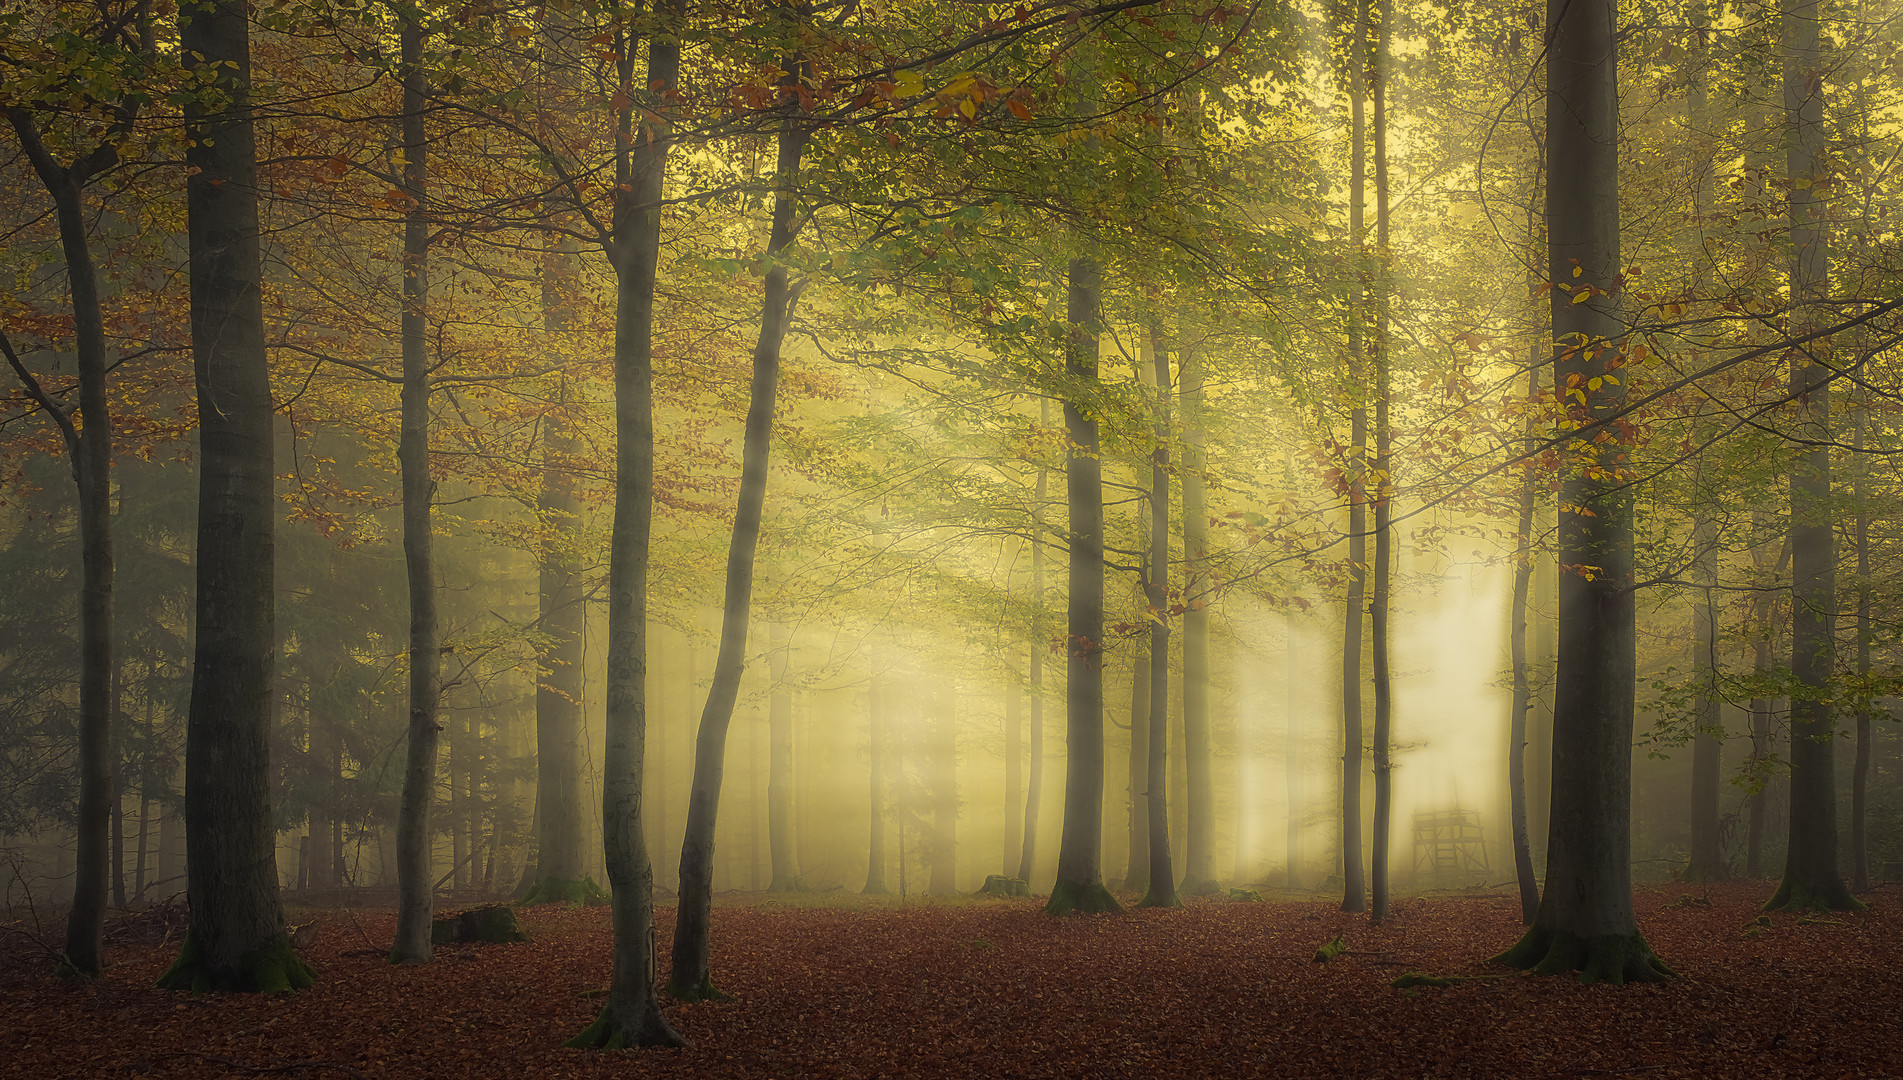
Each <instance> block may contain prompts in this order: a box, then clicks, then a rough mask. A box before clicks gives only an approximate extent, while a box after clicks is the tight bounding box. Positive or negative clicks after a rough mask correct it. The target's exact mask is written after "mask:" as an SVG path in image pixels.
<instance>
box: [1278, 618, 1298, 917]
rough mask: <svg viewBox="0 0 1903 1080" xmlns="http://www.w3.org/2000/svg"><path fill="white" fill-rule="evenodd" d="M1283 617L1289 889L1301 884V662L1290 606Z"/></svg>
mask: <svg viewBox="0 0 1903 1080" xmlns="http://www.w3.org/2000/svg"><path fill="white" fill-rule="evenodd" d="M1285 617H1286V619H1287V624H1288V625H1287V633H1288V656H1287V657H1286V658H1285V659H1286V662H1287V672H1286V675H1285V677H1284V680H1283V686H1282V699H1283V711H1284V714H1285V727H1286V731H1285V732H1284V740H1283V746H1282V753H1283V755H1284V756H1283V759H1282V785H1283V789H1284V790H1285V792H1286V793H1287V802H1288V822H1287V828H1288V835H1287V836H1286V837H1284V839H1283V853H1284V855H1285V856H1286V858H1287V861H1288V866H1287V867H1286V868H1285V873H1286V877H1285V878H1284V880H1283V882H1282V883H1283V884H1284V885H1286V886H1287V887H1289V888H1291V889H1299V888H1301V887H1302V753H1301V749H1302V744H1301V734H1300V731H1301V727H1300V724H1299V722H1298V720H1297V718H1296V715H1295V685H1296V678H1297V672H1298V670H1299V669H1300V667H1301V665H1300V662H1299V661H1298V660H1297V657H1296V649H1295V609H1294V608H1293V606H1291V607H1290V608H1289V609H1288V610H1287V612H1286V614H1285Z"/></svg>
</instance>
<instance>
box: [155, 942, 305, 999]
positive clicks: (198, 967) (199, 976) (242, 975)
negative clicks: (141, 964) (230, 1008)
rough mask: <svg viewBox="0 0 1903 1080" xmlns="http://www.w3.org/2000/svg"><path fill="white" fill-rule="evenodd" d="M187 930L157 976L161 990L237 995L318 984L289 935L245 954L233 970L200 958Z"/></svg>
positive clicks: (272, 992) (299, 988) (298, 988)
mask: <svg viewBox="0 0 1903 1080" xmlns="http://www.w3.org/2000/svg"><path fill="white" fill-rule="evenodd" d="M201 951H202V950H200V949H199V947H198V942H197V941H196V940H195V939H194V938H193V937H192V935H191V933H190V931H187V932H186V934H185V944H184V946H183V947H181V948H180V949H179V952H178V959H177V960H176V961H175V962H173V964H172V968H171V970H170V971H167V972H166V973H165V974H164V975H161V976H160V977H159V981H158V983H157V986H158V988H159V989H161V990H190V991H191V992H192V993H194V994H203V993H207V992H209V991H213V990H218V991H225V992H228V993H236V994H276V993H280V992H283V991H286V990H302V989H304V988H305V987H307V986H310V985H312V984H314V983H315V982H316V981H317V972H316V971H315V970H313V969H312V968H311V966H310V965H309V964H307V963H305V962H304V958H303V957H301V956H299V955H297V953H296V952H295V951H293V950H292V949H291V939H290V937H289V935H287V934H285V933H284V932H282V931H279V932H278V933H277V934H276V935H275V936H273V937H272V938H271V939H270V940H269V941H267V942H265V943H264V944H262V945H259V946H257V947H256V948H254V949H252V950H251V951H250V952H247V953H245V954H244V956H243V957H241V958H240V959H239V961H238V963H237V966H236V967H232V968H215V967H212V966H211V965H210V964H209V963H207V962H206V961H205V959H204V957H203V956H202V955H201Z"/></svg>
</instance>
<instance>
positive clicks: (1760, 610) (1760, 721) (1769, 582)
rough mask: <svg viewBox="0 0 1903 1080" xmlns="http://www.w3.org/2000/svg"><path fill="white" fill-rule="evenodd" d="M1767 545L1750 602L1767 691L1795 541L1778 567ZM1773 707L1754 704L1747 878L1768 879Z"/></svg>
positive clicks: (1754, 648) (1755, 662) (1757, 676)
mask: <svg viewBox="0 0 1903 1080" xmlns="http://www.w3.org/2000/svg"><path fill="white" fill-rule="evenodd" d="M1767 518H1768V515H1766V514H1764V513H1763V512H1758V513H1754V514H1753V515H1752V532H1753V534H1754V535H1762V534H1763V533H1764V531H1765V529H1766V528H1767V527H1768V522H1767ZM1765 554H1766V552H1765V551H1764V548H1763V545H1758V546H1757V547H1754V548H1753V549H1752V551H1751V563H1752V567H1753V569H1754V570H1755V571H1756V588H1757V590H1758V592H1757V595H1756V596H1755V597H1754V598H1753V599H1752V601H1751V622H1750V627H1751V674H1752V679H1753V683H1754V684H1755V685H1758V686H1763V685H1764V682H1765V680H1767V679H1769V678H1771V677H1772V676H1771V645H1772V638H1774V637H1775V636H1776V635H1777V631H1776V628H1775V627H1774V626H1773V625H1772V623H1771V614H1772V611H1773V609H1774V608H1775V606H1776V603H1777V595H1778V593H1779V592H1780V591H1782V590H1779V589H1777V587H1776V584H1777V581H1778V580H1779V579H1780V578H1782V577H1783V576H1784V571H1785V568H1786V567H1787V566H1788V565H1789V561H1790V557H1791V540H1790V534H1789V533H1788V532H1787V533H1786V534H1785V537H1784V544H1783V547H1782V548H1781V550H1780V551H1779V552H1778V557H1777V563H1776V564H1775V566H1772V565H1770V564H1767V562H1766V561H1765V558H1764V556H1765ZM1774 708H1775V702H1774V700H1773V699H1771V698H1767V697H1762V696H1760V697H1753V698H1752V699H1751V756H1750V760H1749V762H1748V763H1747V769H1748V771H1749V772H1750V775H1751V777H1752V791H1751V796H1750V802H1749V804H1748V807H1747V811H1748V812H1747V814H1746V817H1745V844H1744V865H1745V870H1744V872H1745V876H1746V877H1750V878H1760V877H1763V876H1764V841H1765V816H1766V815H1765V797H1764V796H1765V789H1766V788H1767V787H1768V786H1769V784H1770V781H1771V776H1770V766H1769V763H1770V760H1771V750H1772V738H1773V735H1772V730H1771V717H1772V712H1773V711H1774Z"/></svg>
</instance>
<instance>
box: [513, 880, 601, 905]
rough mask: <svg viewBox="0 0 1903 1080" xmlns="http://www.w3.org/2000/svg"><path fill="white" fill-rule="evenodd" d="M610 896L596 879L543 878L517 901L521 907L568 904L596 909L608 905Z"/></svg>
mask: <svg viewBox="0 0 1903 1080" xmlns="http://www.w3.org/2000/svg"><path fill="white" fill-rule="evenodd" d="M609 900H610V897H609V896H608V894H607V893H606V892H604V891H602V888H601V886H600V885H597V884H595V879H594V878H552V877H550V878H542V879H541V880H539V881H537V882H536V883H535V885H534V886H533V887H531V888H530V889H529V891H528V892H526V893H524V894H522V899H520V900H518V901H516V904H517V906H519V907H534V906H536V905H537V904H567V905H568V906H569V907H595V906H597V905H599V904H606V903H608V901H609Z"/></svg>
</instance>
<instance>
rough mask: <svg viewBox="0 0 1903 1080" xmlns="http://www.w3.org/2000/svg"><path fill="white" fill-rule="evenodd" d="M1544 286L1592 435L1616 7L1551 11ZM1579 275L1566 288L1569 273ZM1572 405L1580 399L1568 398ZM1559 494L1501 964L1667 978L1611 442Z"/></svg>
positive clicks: (1585, 3) (1614, 213) (1621, 495)
mask: <svg viewBox="0 0 1903 1080" xmlns="http://www.w3.org/2000/svg"><path fill="white" fill-rule="evenodd" d="M1546 19H1547V41H1548V50H1547V54H1546V72H1547V105H1546V131H1547V144H1546V145H1547V170H1546V184H1547V188H1546V224H1547V251H1548V257H1547V264H1546V272H1547V280H1548V281H1550V282H1553V283H1554V284H1553V288H1552V290H1551V292H1550V294H1549V295H1550V296H1551V299H1552V317H1553V338H1554V342H1555V344H1554V352H1555V358H1554V384H1555V386H1558V387H1565V388H1572V389H1576V390H1578V391H1579V392H1580V393H1582V394H1583V395H1584V397H1585V402H1584V404H1583V405H1577V406H1573V407H1571V408H1569V419H1570V420H1572V421H1573V422H1575V423H1580V424H1585V423H1591V422H1593V421H1594V420H1595V419H1596V418H1598V417H1602V416H1605V415H1607V414H1609V413H1611V412H1613V411H1614V410H1616V409H1618V408H1619V407H1620V406H1621V405H1622V404H1623V403H1624V401H1625V388H1624V383H1623V380H1621V381H1620V382H1619V383H1614V382H1611V381H1608V380H1607V379H1606V378H1605V377H1606V376H1607V375H1613V376H1615V377H1616V376H1618V375H1619V374H1620V373H1621V371H1622V369H1621V368H1620V367H1619V365H1618V364H1617V362H1616V361H1617V358H1618V356H1619V351H1618V349H1619V339H1620V336H1621V334H1622V323H1621V319H1620V313H1619V301H1618V298H1617V297H1616V295H1614V294H1613V291H1612V290H1614V289H1616V288H1617V282H1618V277H1619V274H1620V272H1621V271H1622V269H1623V267H1622V266H1621V265H1620V262H1619V172H1618V167H1619V161H1618V153H1619V141H1618V127H1619V101H1618V82H1617V78H1618V76H1617V71H1618V66H1617V65H1618V45H1617V31H1618V26H1617V22H1618V19H1617V9H1616V7H1615V5H1614V4H1613V2H1612V0H1548V4H1547V11H1546ZM1575 268H1576V269H1577V274H1575ZM1582 290H1586V291H1587V292H1586V295H1587V299H1586V300H1583V301H1581V302H1579V303H1574V302H1572V301H1573V298H1574V297H1575V296H1577V295H1579V293H1580V292H1581V291H1582ZM1574 400H1575V401H1577V400H1578V397H1577V395H1575V396H1574ZM1565 450H1566V456H1567V458H1568V459H1569V460H1567V461H1566V462H1565V463H1564V465H1563V468H1564V469H1565V473H1564V477H1563V480H1562V487H1561V494H1560V502H1561V509H1560V521H1559V537H1558V549H1559V550H1558V557H1559V562H1560V565H1561V566H1562V567H1564V568H1567V569H1565V570H1564V571H1563V572H1562V574H1561V577H1560V582H1559V669H1558V673H1557V676H1556V678H1555V692H1554V702H1555V710H1556V712H1555V715H1554V719H1553V803H1552V831H1551V836H1550V838H1549V840H1548V843H1547V869H1546V890H1545V894H1544V895H1543V896H1542V897H1541V900H1540V908H1539V911H1538V913H1537V914H1536V915H1535V917H1534V920H1533V925H1532V926H1531V927H1530V928H1529V929H1528V930H1527V932H1526V935H1525V937H1523V938H1521V939H1520V942H1519V944H1517V945H1515V946H1514V947H1513V948H1511V949H1509V950H1507V952H1505V953H1503V954H1502V955H1501V956H1500V957H1498V958H1497V959H1499V960H1500V961H1502V962H1504V963H1507V964H1509V965H1511V966H1514V967H1519V968H1532V969H1534V970H1536V971H1539V972H1542V973H1558V972H1565V971H1577V972H1579V977H1580V979H1581V980H1582V981H1585V982H1601V981H1603V982H1613V983H1619V982H1626V981H1637V980H1645V981H1650V980H1656V979H1660V978H1663V977H1665V976H1666V975H1668V974H1669V972H1668V971H1667V969H1666V968H1665V966H1664V965H1663V964H1662V963H1661V962H1659V960H1658V959H1657V957H1655V956H1654V955H1653V954H1652V950H1651V948H1650V947H1649V946H1648V945H1647V944H1646V943H1645V938H1644V937H1643V936H1642V935H1641V934H1640V933H1639V930H1638V925H1637V922H1636V920H1635V918H1634V916H1633V911H1632V881H1631V834H1630V820H1629V819H1630V808H1631V797H1632V772H1631V769H1632V759H1631V747H1632V714H1633V681H1634V677H1635V669H1636V662H1635V653H1634V647H1635V639H1634V629H1635V627H1634V622H1635V614H1636V610H1635V605H1634V597H1633V592H1632V587H1633V581H1632V502H1631V496H1630V495H1629V494H1628V493H1627V491H1626V490H1624V481H1623V478H1622V472H1623V470H1624V469H1625V467H1626V462H1625V451H1624V448H1623V444H1622V443H1621V441H1620V440H1619V439H1617V438H1613V439H1609V440H1608V441H1606V442H1604V443H1598V442H1595V441H1592V440H1586V439H1579V440H1575V441H1573V442H1571V443H1568V444H1567V446H1566V448H1565Z"/></svg>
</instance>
